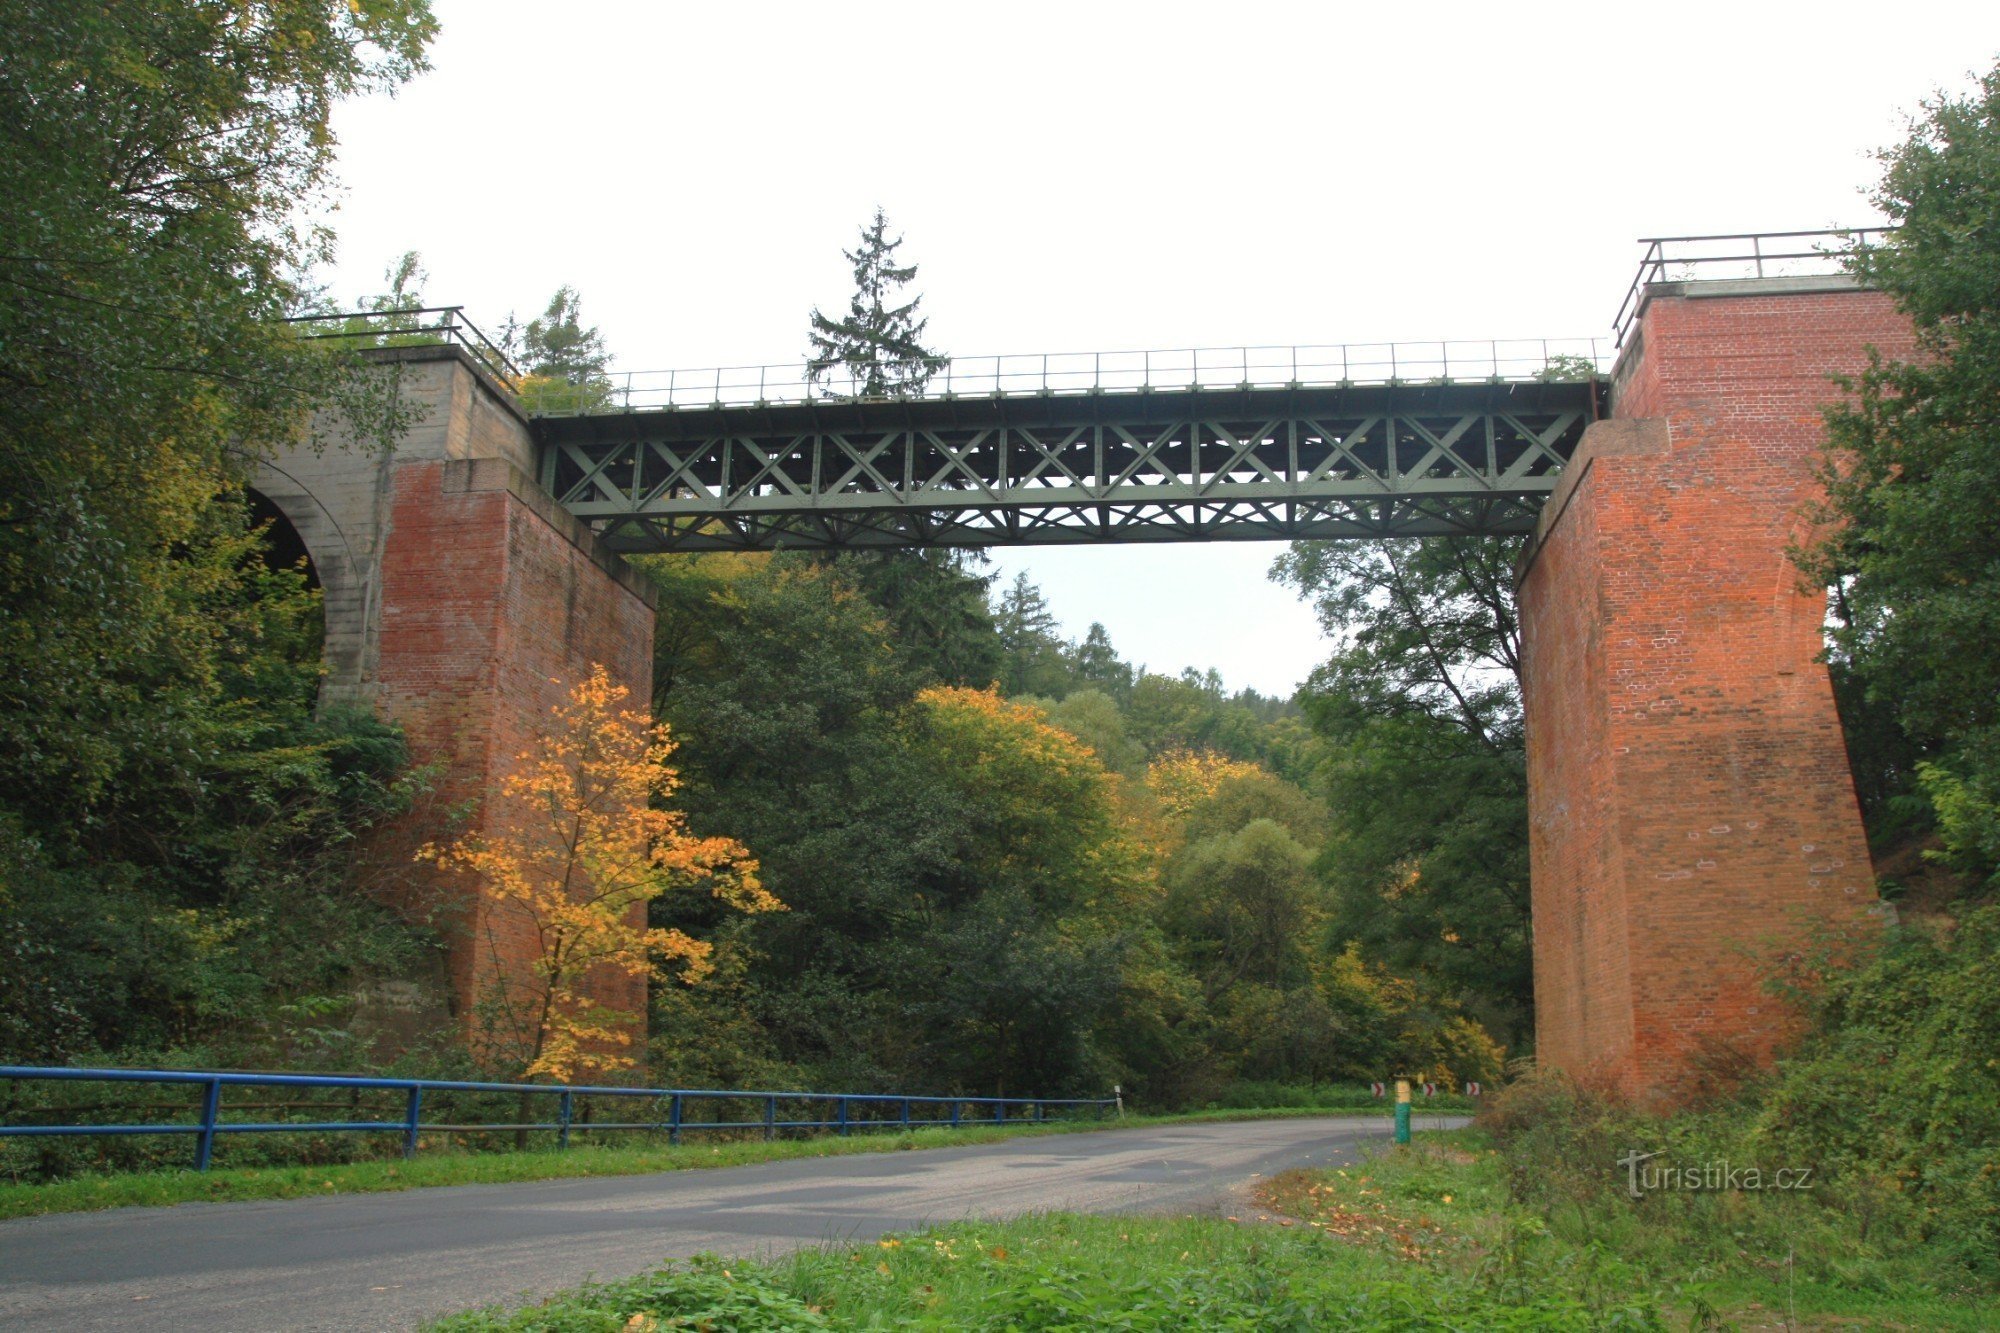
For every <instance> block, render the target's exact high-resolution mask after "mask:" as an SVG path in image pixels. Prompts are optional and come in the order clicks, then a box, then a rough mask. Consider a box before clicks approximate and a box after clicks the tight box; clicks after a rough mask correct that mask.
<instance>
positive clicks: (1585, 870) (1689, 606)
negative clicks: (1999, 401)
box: [1521, 284, 1912, 1101]
mask: <svg viewBox="0 0 2000 1333" xmlns="http://www.w3.org/2000/svg"><path fill="white" fill-rule="evenodd" d="M1715 290H1720V288H1719V285H1718V286H1712V287H1707V288H1705V287H1704V285H1703V284H1687V285H1686V286H1684V287H1682V288H1679V289H1672V292H1671V294H1662V295H1656V296H1655V297H1654V298H1653V299H1652V301H1651V302H1650V304H1649V305H1648V307H1647V309H1646V310H1645V312H1644V315H1643V318H1642V320H1641V323H1640V326H1639V331H1638V335H1637V336H1638V339H1639V345H1638V346H1637V347H1635V348H1633V349H1631V350H1630V351H1629V352H1628V354H1627V356H1626V358H1625V362H1624V364H1622V365H1621V367H1620V369H1619V371H1618V373H1617V376H1616V396H1615V410H1614V415H1615V416H1616V417H1618V418H1621V419H1623V420H1619V421H1614V422H1610V423H1603V424H1600V425H1599V426H1595V427H1593V428H1592V433H1591V435H1590V436H1589V437H1587V439H1586V441H1585V444H1584V446H1583V447H1582V448H1581V449H1580V450H1579V452H1578V456H1577V458H1576V460H1574V461H1573V462H1572V463H1571V465H1570V468H1569V475H1568V476H1566V478H1565V482H1564V489H1563V490H1562V491H1561V492H1560V493H1559V494H1558V495H1557V496H1556V497H1555V498H1554V499H1552V501H1551V503H1550V506H1549V511H1548V512H1547V513H1545V514H1544V516H1543V520H1542V529H1543V530H1542V532H1541V534H1540V535H1539V537H1538V545H1537V547H1536V549H1535V550H1534V552H1533V553H1532V555H1531V557H1530V560H1529V563H1528V564H1527V566H1526V572H1525V575H1524V578H1523V583H1522V587H1521V603H1522V629H1523V638H1524V655H1525V664H1524V665H1525V671H1524V674H1525V678H1526V682H1527V684H1526V706H1527V716H1528V768H1529V790H1530V800H1529V804H1530V819H1531V829H1530V849H1531V851H1530V855H1531V863H1532V878H1533V894H1534V922H1535V944H1534V948H1535V998H1536V1015H1537V1016H1536V1045H1537V1051H1538V1055H1539V1058H1540V1060H1541V1062H1542V1063H1543V1064H1544V1065H1545V1066H1553V1067H1559V1068H1562V1069H1565V1070H1568V1071H1570V1072H1572V1073H1576V1074H1579V1075H1582V1076H1585V1077H1588V1078H1591V1079H1594V1080H1599V1081H1603V1082H1607V1083H1609V1084H1611V1085H1613V1086H1615V1087H1617V1088H1619V1089H1621V1090H1622V1091H1624V1092H1626V1093H1628V1094H1630V1095H1633V1096H1636V1097H1640V1098H1642V1099H1650V1100H1655V1101H1671V1100H1673V1099H1674V1098H1676V1097H1677V1096H1681V1095H1685V1094H1686V1093H1687V1092H1689V1091H1690V1090H1692V1088H1693V1087H1695V1086H1696V1085H1697V1084H1698V1083H1699V1081H1700V1080H1702V1079H1703V1078H1704V1077H1706V1076H1708V1075H1710V1074H1715V1073H1727V1072H1729V1071H1730V1070H1732V1069H1736V1068H1741V1067H1742V1066H1744V1065H1746V1064H1755V1063H1760V1062H1764V1061H1768V1060H1769V1059H1770V1058H1771V1056H1772V1054H1773V1053H1774V1051H1775V1050H1777V1049H1778V1048H1779V1046H1781V1045H1782V1043H1783V1042H1784V1041H1785V1040H1786V1039H1787V1037H1788V1036H1789V1035H1791V1033H1792V1032H1793V1030H1794V1028H1793V1020H1792V1017H1791V1015H1790V1014H1788V1013H1787V1012H1786V1011H1785V1010H1784V1009H1783V1008H1782V1007H1781V1006H1780V1005H1778V1004H1777V1002H1776V1001H1774V999H1773V998H1772V997H1771V995H1770V994H1768V993H1767V991H1766V990H1765V988H1764V985H1763V982H1762V978H1763V977H1764V976H1765V975H1766V974H1768V972H1769V970H1770V968H1771V966H1772V965H1773V963H1774V962H1775V961H1776V960H1778V959H1779V958H1780V957H1781V956H1782V955H1784V954H1785V953H1787V952H1789V951H1792V950H1795V949H1796V948H1798V947H1799V946H1800V945H1802V944H1804V943H1805V942H1807V941H1808V940H1809V939H1810V938H1811V937H1812V936H1814V935H1815V934H1817V933H1820V932H1823V931H1824V930H1826V929H1828V928H1833V929H1836V930H1838V929H1851V928H1854V927H1856V926H1857V925H1858V924H1859V923H1863V922H1866V921H1867V920H1869V919H1870V914H1871V913H1876V912H1879V911H1880V908H1879V905H1878V904H1877V901H1876V897H1875V892H1874V887H1873V870H1872V867H1871V864H1870V861H1869V857H1868V849H1867V844H1866V841H1865V839H1864V837H1863V833H1862V827H1861V820H1860V813H1859V810H1858V808H1857V806H1856V803H1855V799H1854V791H1853V784H1852V780H1851V778H1850V776H1849V772H1848V765H1847V752H1846V747H1845V744H1844V742H1843V740H1842V737H1841V733H1840V723H1839V719H1838V717H1837V716H1836V714H1835V711H1834V705H1833V695H1832V689H1831V686H1830V683H1829V681H1828V678H1827V673H1826V669H1825V667H1824V666H1822V665H1820V664H1819V663H1817V662H1816V661H1814V658H1815V656H1816V654H1817V653H1818V651H1819V648H1820V625H1821V623H1822V621H1823V617H1824V598H1823V596H1822V595H1820V594H1818V593H1817V592H1814V591H1811V590H1804V589H1802V588H1801V586H1800V579H1799V575H1798V573H1797V571H1796V570H1795V569H1794V568H1793V566H1792V565H1791V562H1790V561H1789V559H1788V558H1787V557H1786V554H1785V552H1786V548H1787V547H1788V546H1790V545H1792V544H1794V543H1796V542H1798V541H1799V540H1801V539H1802V538H1804V537H1806V536H1807V535H1809V530H1808V528H1807V527H1806V526H1805V523H1806V520H1805V519H1804V518H1803V517H1802V516H1801V513H1800V510H1801V506H1802V505H1804V504H1805V503H1806V502H1807V501H1808V500H1810V499H1811V498H1813V496H1814V494H1815V492H1816V487H1815V484H1814V482H1813V477H1812V469H1813V467H1814V464H1815V463H1816V462H1817V460H1818V458H1819V451H1820V446H1821V443H1822V440H1823V436H1824V429H1823V424H1822V418H1821V415H1820V414H1821V409H1822V408H1823V407H1824V406H1825V405H1826V404H1827V403H1828V402H1830V401H1832V400H1833V399H1834V398H1835V396H1836V395H1837V394H1838V392H1839V390H1838V389H1837V388H1836V386H1835V385H1834V384H1833V383H1832V382H1831V380H1830V378H1829V377H1830V376H1831V375H1833V374H1834V373H1837V372H1853V371H1856V370H1859V369H1860V368H1861V367H1862V366H1863V365H1864V364H1865V361H1866V348H1867V347H1868V346H1870V345H1874V346H1876V347H1879V348H1881V349H1882V350H1883V351H1885V352H1887V353H1890V354H1892V355H1894V354H1904V353H1907V352H1908V351H1909V350H1910V349H1911V346H1912V339H1911V334H1910V329H1909V325H1908V323H1907V321H1906V320H1904V319H1903V317H1902V316H1900V315H1899V314H1898V313H1897V312H1896V310H1895V309H1894V307H1893V305H1892V304H1891V303H1890V302H1889V300H1888V298H1886V297H1884V296H1882V295H1881V294H1880V293H1876V292H1869V291H1863V290H1859V289H1854V288H1845V289H1842V288H1839V287H1837V286H1834V285H1831V284H1830V285H1829V288H1828V289H1826V290H1819V291H1797V290H1784V291H1776V290H1773V289H1770V288H1765V289H1761V290H1760V289H1759V288H1758V287H1757V285H1755V284H1733V285H1732V286H1731V288H1730V294H1728V295H1705V294H1702V293H1704V292H1705V291H1715Z"/></svg>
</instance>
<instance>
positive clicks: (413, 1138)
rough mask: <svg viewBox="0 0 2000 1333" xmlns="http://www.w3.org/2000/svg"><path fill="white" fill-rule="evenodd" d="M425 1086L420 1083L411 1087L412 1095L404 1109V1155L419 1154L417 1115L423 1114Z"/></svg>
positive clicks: (412, 1155) (413, 1155)
mask: <svg viewBox="0 0 2000 1333" xmlns="http://www.w3.org/2000/svg"><path fill="white" fill-rule="evenodd" d="M423 1109H424V1086H423V1084H421V1083H419V1084H418V1085H417V1086H415V1087H413V1088H411V1089H410V1097H409V1101H408V1103H407V1104H406V1105H405V1107H404V1111H403V1156H405V1157H415V1156H416V1155H417V1117H418V1116H420V1115H422V1114H423Z"/></svg>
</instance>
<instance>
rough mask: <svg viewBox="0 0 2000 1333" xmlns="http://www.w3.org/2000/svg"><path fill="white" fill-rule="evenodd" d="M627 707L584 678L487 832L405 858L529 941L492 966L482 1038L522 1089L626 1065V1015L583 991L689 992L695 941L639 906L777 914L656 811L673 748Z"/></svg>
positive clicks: (743, 862) (515, 776)
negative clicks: (450, 877)
mask: <svg viewBox="0 0 2000 1333" xmlns="http://www.w3.org/2000/svg"><path fill="white" fill-rule="evenodd" d="M627 693H628V692H627V690H626V689H625V687H624V686H622V685H616V684H614V683H612V681H611V680H610V678H609V676H608V675H607V673H606V672H605V670H604V668H603V667H601V666H599V667H596V668H594V669H593V670H592V672H591V674H590V676H589V677H588V678H586V679H584V680H582V681H579V682H577V683H576V685H575V686H573V687H572V689H571V691H570V695H569V698H568V700H567V701H566V702H564V703H562V704H559V705H557V706H556V707H555V709H554V710H553V711H552V714H551V718H550V725H549V728H548V730H547V732H545V733H544V734H543V735H542V737H541V738H540V739H539V741H538V742H537V743H536V744H535V745H534V746H533V747H532V748H531V749H529V750H526V751H524V752H523V753H522V754H520V755H519V756H518V757H517V760H516V767H515V768H514V770H513V771H512V772H511V773H509V774H508V776H507V777H506V779H505V780H504V781H503V782H502V783H501V786H500V793H499V799H498V803H497V809H496V811H495V812H493V813H492V814H489V815H488V831H487V832H484V833H475V834H469V835H467V836H466V837H464V838H462V839H460V840H459V841H458V842H456V843H454V844H453V845H451V846H449V847H443V848H440V847H436V846H427V847H425V848H424V849H422V851H420V852H419V856H420V857H421V858H423V859H425V860H430V861H435V862H437V863H438V864H441V865H444V866H448V867H451V868H454V869H457V870H460V871H463V872H465V873H466V874H468V875H470V876H472V877H474V878H475V879H476V880H477V882H478V884H479V886H480V889H481V891H482V892H483V893H484V894H485V895H486V896H487V898H488V899H490V900H491V901H492V902H493V903H494V904H496V905H497V908H498V910H500V911H501V912H503V913H505V914H507V915H508V916H509V917H511V918H514V919H516V920H521V921H525V922H526V924H527V926H528V929H529V931H530V933H531V934H532V937H533V939H534V940H535V941H536V944H537V951H536V956H535V957H533V958H532V959H530V960H529V962H528V966H527V968H526V970H525V972H524V973H516V972H514V971H512V970H511V969H510V967H509V965H508V964H507V963H506V962H504V961H496V964H495V968H494V975H493V977H492V986H493V993H492V995H491V996H490V1001H491V1008H492V1022H491V1024H490V1027H491V1029H492V1031H491V1033H490V1035H491V1037H492V1038H493V1039H495V1040H496V1041H497V1042H498V1043H499V1045H500V1047H501V1049H502V1050H503V1051H504V1053H505V1054H507V1055H509V1056H511V1057H512V1059H513V1061H514V1062H516V1063H517V1064H518V1066H519V1068H520V1070H521V1073H522V1074H523V1075H525V1076H526V1077H529V1078H535V1077H548V1078H551V1079H556V1080H568V1079H570V1078H572V1077H574V1076H576V1075H577V1074H578V1073H580V1072H585V1071H591V1070H607V1069H622V1068H626V1067H628V1066H630V1065H631V1064H632V1063H633V1058H632V1057H631V1056H630V1055H626V1054H623V1053H621V1052H620V1051H619V1050H618V1049H617V1048H619V1047H623V1046H626V1045H629V1044H630V1041H631V1032H630V1028H631V1025H632V1023H633V1021H634V1020H635V1019H636V1018H638V1015H637V1014H636V1013H627V1012H621V1011H618V1010H616V1009H614V1008H612V1007H611V1006H608V1005H606V1004H604V1003H603V1002H601V1001H600V1000H599V999H597V998H596V997H595V995H594V994H593V993H592V986H591V983H592V981H593V979H594V978H596V977H598V976H601V975H603V974H606V973H624V974H625V975H627V976H631V977H644V978H648V979H651V980H656V981H661V982H665V981H668V980H674V979H678V980H679V981H681V982H684V983H688V984H693V983H694V982H697V981H699V980H701V978H702V977H703V975H704V974H705V973H706V971H707V967H708V955H709V946H708V945H707V944H706V943H704V942H703V941H701V940H697V939H695V938H693V937H692V936H690V935H688V934H687V933H686V932H684V931H681V930H677V929H671V928H667V929H662V928H658V927H653V926H649V925H647V924H646V908H647V905H648V904H649V903H651V902H652V901H653V900H654V899H656V898H658V897H660V896H661V895H662V894H665V893H667V892H669V891H673V890H686V889H690V888H693V887H697V886H702V887H706V888H707V889H708V891H709V893H710V895H711V896H712V897H714V898H715V899H716V900H717V901H719V902H721V903H723V904H725V905H727V906H728V907H730V908H733V909H735V910H736V911H739V912H772V911H779V910H782V908H783V904H782V903H780V902H779V901H778V900H777V899H776V898H774V897H773V896H772V895H771V894H770V893H768V892H766V891H765V889H764V887H763V885H762V884H761V883H760V882H759V881H758V878H757V862H756V861H755V860H754V859H753V858H752V857H751V856H750V853H749V851H748V849H746V848H745V847H744V846H743V845H742V844H741V843H739V842H737V841H736V840H735V839H733V838H724V837H698V836H696V835H694V834H692V833H690V832H689V831H688V828H687V817H686V816H685V815H684V814H682V813H680V812H678V811H676V810H673V809H671V808H669V807H668V806H667V804H666V803H667V802H668V801H669V800H671V799H672V797H673V795H674V792H675V789H676V788H677V787H678V786H679V782H680V778H679V774H678V773H676V772H675V770H674V769H672V768H670V767H669V766H668V765H667V759H668V757H669V756H670V755H671V754H672V753H673V750H674V745H673V742H672V740H671V739H670V738H669V736H668V732H667V728H666V727H665V726H656V725H652V724H650V723H649V722H648V719H647V717H646V715H645V714H644V713H643V712H638V711H635V710H632V709H629V708H627V707H626V706H625V703H626V697H627ZM508 924H510V925H511V924H512V922H511V921H510V922H508ZM496 952H497V949H496Z"/></svg>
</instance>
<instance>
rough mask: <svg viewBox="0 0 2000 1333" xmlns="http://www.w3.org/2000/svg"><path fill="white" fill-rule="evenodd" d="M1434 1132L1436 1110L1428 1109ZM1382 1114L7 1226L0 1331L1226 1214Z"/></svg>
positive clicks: (180, 1318)
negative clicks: (1122, 1217) (946, 1228)
mask: <svg viewBox="0 0 2000 1333" xmlns="http://www.w3.org/2000/svg"><path fill="white" fill-rule="evenodd" d="M1424 1120H1425V1122H1426V1123H1429V1122H1431V1121H1432V1118H1431V1117H1424ZM1387 1134H1388V1121H1387V1118H1386V1117H1383V1116H1369V1117H1365V1118H1359V1117H1345V1118H1332V1117H1329V1118H1325V1119H1317V1118H1316V1119H1310V1120H1260V1121H1232V1122H1226V1123H1216V1124H1191V1125H1173V1126H1167V1127H1161V1128H1151V1129H1126V1130H1106V1131H1103V1132H1100V1133H1092V1134H1069V1135H1058V1136H1048V1137H1038V1138H1026V1139H1018V1140H1015V1141H1013V1142H1008V1143H996V1144H987V1145H980V1146H972V1147H964V1148H938V1149H929V1150H925V1151H919V1152H907V1153H905V1152H889V1153H870V1154H864V1155H858V1156H850V1157H823V1158H810V1159H804V1160H799V1161H789V1162H770V1163H766V1164H763V1165H759V1166H740V1167H726V1168H718V1169H715V1170H703V1171H678V1172H668V1173H664V1174H660V1175H649V1176H617V1177H606V1178H599V1179H592V1180H549V1181H540V1182H536V1183H533V1184H525V1185H463V1186H453V1187H450V1188H438V1189H420V1190H409V1191H405V1192H403V1193H397V1194H350V1195H339V1196H334V1197H330V1198H323V1199H293V1200H281V1201H274V1202H269V1203H220V1204H211V1203H190V1204H182V1205H179V1206H177V1207H173V1208H120V1209H115V1210H112V1211H109V1212H101V1213H68V1214H62V1215H58V1216H53V1217H33V1218H21V1219H18V1220H14V1221H8V1222H0V1326H4V1327H8V1328H28V1327H33V1328H50V1329H72V1328H74V1329H99V1328H114V1327H115V1328H119V1329H134V1328H139V1329H203V1330H215V1329H259V1330H271V1329H399V1328H408V1327H410V1326H412V1325H414V1324H417V1323H419V1322H421V1321H422V1320H424V1319H426V1318H430V1317H433V1316H435V1315H439V1314H444V1313H447V1312H450V1311H453V1310H459V1309H464V1308H466V1307H468V1306H475V1305H481V1304H486V1303H490V1302H494V1301H508V1302H514V1301H519V1300H524V1299H528V1298H531V1297H533V1296H534V1295H536V1294H542V1293H547V1292H549V1291H552V1290H555V1289H557V1288H561V1287H568V1286H574V1285H575V1284H576V1283H579V1282H582V1281H584V1280H586V1279H589V1278H598V1279H613V1278H620V1277H626V1276H630V1275H631V1274H634V1273H638V1272H641V1271H643V1270H645V1269H647V1268H649V1267H652V1266H654V1265H656V1264H658V1263H660V1262H661V1261H663V1260H665V1259H670V1258H685V1257H687V1256H689V1255H694V1254H700V1253H702V1252H704V1251H713V1252H715V1253H719V1254H724V1255H732V1256H734V1255H742V1256H752V1255H771V1254H775V1253H778V1252H781V1251H785V1250H790V1249H796V1248H798V1247H800V1246H805V1245H815V1244H824V1243H828V1242H839V1241H845V1240H852V1239H856V1238H862V1239H872V1238H873V1237H875V1236H878V1235H879V1234H881V1233H882V1232H885V1231H905V1230H910V1229H913V1228H918V1227H923V1226H928V1225H930V1224H933V1223H944V1222H952V1221H956V1220H960V1219H964V1218H975V1217H976V1218H1000V1217H1009V1216H1014V1215H1017V1214H1021V1213H1029V1212H1048V1211H1057V1210H1065V1211H1078V1212H1096V1213H1107V1212H1174V1213H1199V1212H1212V1211H1234V1210H1236V1209H1238V1208H1240V1207H1241V1206H1242V1199H1243V1195H1242V1191H1243V1190H1244V1189H1245V1188H1246V1187H1247V1186H1248V1185H1250V1184H1251V1183H1252V1182H1253V1181H1254V1180H1255V1179H1256V1177H1258V1176H1261V1175H1271V1174H1274V1173H1276V1172H1278V1171H1283V1170H1286V1169H1288V1168H1291V1167H1301V1166H1320V1165H1326V1164H1328V1163H1344V1162H1350V1161H1353V1160H1355V1158H1356V1157H1357V1155H1359V1154H1360V1153H1361V1152H1362V1151H1365V1149H1366V1148H1367V1147H1368V1146H1369V1145H1371V1144H1375V1143H1380V1142H1382V1141H1384V1140H1385V1139H1386V1137H1387Z"/></svg>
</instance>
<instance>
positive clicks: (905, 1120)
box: [903, 1097, 910, 1129]
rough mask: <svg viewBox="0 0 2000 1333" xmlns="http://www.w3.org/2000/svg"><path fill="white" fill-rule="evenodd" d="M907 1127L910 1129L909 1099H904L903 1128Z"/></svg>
mask: <svg viewBox="0 0 2000 1333" xmlns="http://www.w3.org/2000/svg"><path fill="white" fill-rule="evenodd" d="M909 1127H910V1099H909V1098H908V1097H905V1098H903V1128H904V1129H908V1128H909Z"/></svg>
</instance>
